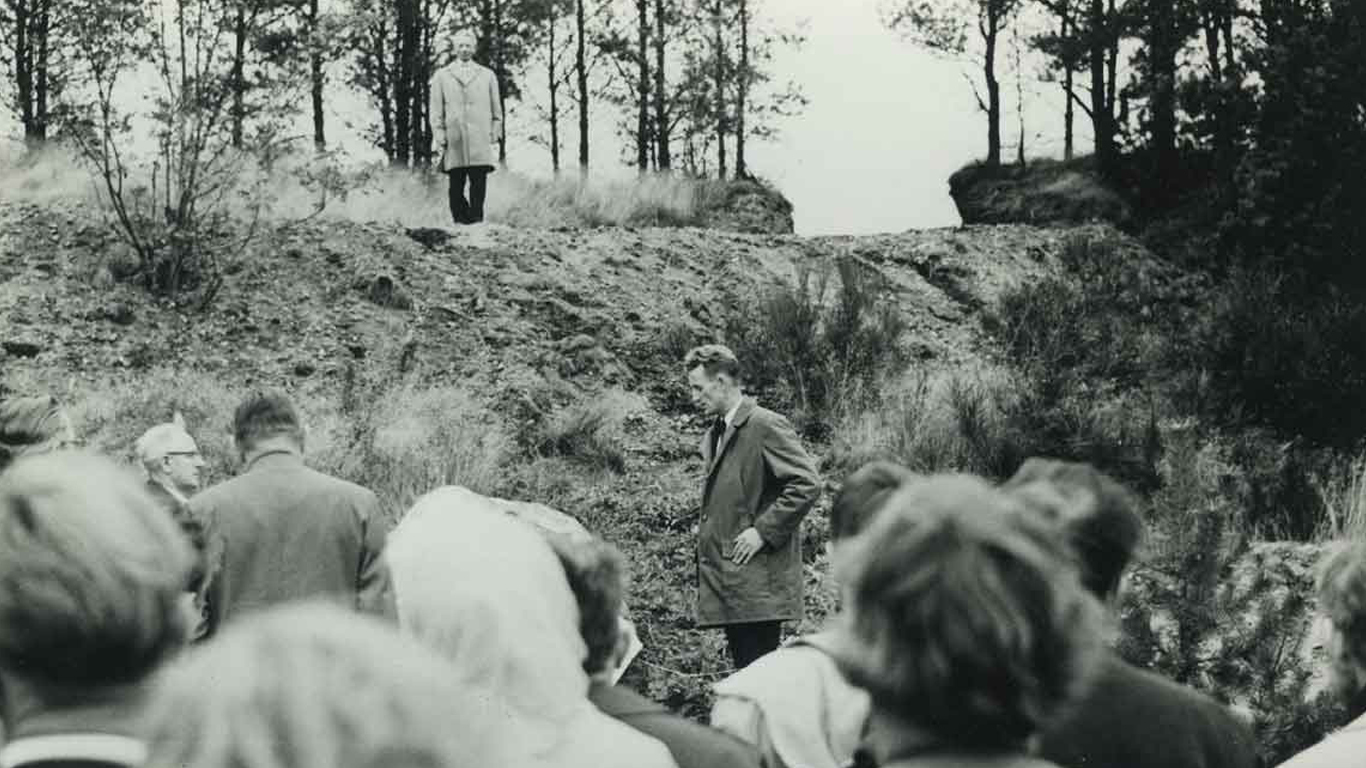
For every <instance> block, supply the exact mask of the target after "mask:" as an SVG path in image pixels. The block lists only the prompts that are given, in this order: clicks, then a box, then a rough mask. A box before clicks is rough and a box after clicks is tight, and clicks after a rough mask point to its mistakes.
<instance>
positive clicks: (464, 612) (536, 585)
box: [385, 487, 675, 768]
mask: <svg viewBox="0 0 1366 768" xmlns="http://www.w3.org/2000/svg"><path fill="white" fill-rule="evenodd" d="M385 558H386V560H387V562H388V563H389V567H390V569H391V571H392V572H393V580H394V597H395V601H396V604H397V607H398V617H399V623H400V626H401V627H402V628H403V629H404V631H406V632H409V633H411V634H413V635H414V636H415V637H417V638H418V639H420V640H422V641H423V642H425V643H426V644H427V645H429V646H430V647H431V648H433V649H435V650H436V651H437V652H438V653H440V654H441V655H443V656H444V657H446V659H447V660H449V661H450V662H451V664H452V665H453V666H454V667H455V672H454V674H455V676H456V680H457V681H458V683H459V684H460V686H461V687H462V689H463V690H465V691H467V692H468V693H469V694H470V695H472V696H476V697H478V698H480V699H481V700H483V701H485V702H487V704H486V706H487V707H488V708H489V710H490V711H492V712H493V713H494V714H495V715H496V716H497V717H498V718H499V719H500V720H502V721H503V722H506V723H508V724H510V726H511V727H512V729H513V731H514V732H515V733H516V737H515V741H516V744H517V746H518V747H519V748H520V749H521V750H522V753H521V755H522V756H523V757H525V758H527V759H529V760H532V761H534V763H535V764H536V765H538V766H556V767H557V768H675V764H674V761H673V758H672V757H671V756H670V755H669V751H668V749H667V748H665V746H664V745H663V744H661V743H660V742H658V741H656V740H654V739H652V738H649V737H648V736H645V735H644V734H642V733H640V732H638V731H636V730H634V729H632V728H631V727H629V726H627V725H624V724H622V723H620V722H618V721H616V720H613V719H612V718H610V717H608V716H607V715H604V714H602V713H601V712H599V711H598V710H597V708H596V707H594V706H593V704H592V703H591V702H589V701H588V675H587V674H586V673H585V672H584V671H583V662H584V659H585V658H586V656H587V652H586V649H585V646H584V642H583V639H582V638H581V637H580V636H579V609H578V605H577V604H576V603H575V600H574V595H573V593H572V592H570V590H569V584H568V582H567V581H566V579H565V574H564V569H563V568H562V567H561V566H560V562H559V560H558V558H556V556H555V553H554V551H552V550H551V547H550V544H549V543H548V542H547V541H546V540H545V539H544V538H542V536H541V534H540V533H538V532H537V530H536V529H535V528H533V527H532V526H531V525H530V524H528V523H525V522H523V521H521V520H518V519H516V518H515V517H512V516H510V515H508V514H505V513H503V512H502V511H499V510H498V509H496V508H495V507H494V506H493V505H492V503H491V502H490V501H489V500H488V499H486V498H485V497H483V496H480V495H478V494H476V493H474V492H472V491H469V490H467V489H465V488H453V487H445V488H439V489H437V490H435V491H432V492H431V493H429V494H427V495H426V496H423V497H422V498H421V499H418V501H417V503H416V504H415V505H414V506H413V508H412V510H410V511H409V512H408V514H407V515H406V516H405V517H404V519H403V522H401V523H400V524H399V525H398V527H397V528H395V529H394V533H393V536H391V537H390V540H389V549H388V550H387V552H386V555H385Z"/></svg>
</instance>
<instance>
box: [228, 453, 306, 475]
mask: <svg viewBox="0 0 1366 768" xmlns="http://www.w3.org/2000/svg"><path fill="white" fill-rule="evenodd" d="M303 463H304V457H303V456H302V455H300V454H299V453H297V452H295V451H291V450H288V449H285V448H277V449H275V450H270V451H263V452H261V453H259V454H257V455H256V456H254V457H252V459H251V461H249V462H247V466H246V469H244V470H242V472H243V474H246V473H247V472H250V471H252V470H253V469H255V468H257V467H261V468H266V467H281V466H284V467H287V466H302V465H303Z"/></svg>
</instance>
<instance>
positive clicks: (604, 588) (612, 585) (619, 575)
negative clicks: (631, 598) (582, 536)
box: [554, 539, 626, 675]
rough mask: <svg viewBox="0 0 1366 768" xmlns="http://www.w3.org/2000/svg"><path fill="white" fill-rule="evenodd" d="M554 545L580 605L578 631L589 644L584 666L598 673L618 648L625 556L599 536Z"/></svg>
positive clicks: (609, 662) (624, 577)
mask: <svg viewBox="0 0 1366 768" xmlns="http://www.w3.org/2000/svg"><path fill="white" fill-rule="evenodd" d="M554 545H555V554H557V555H559V558H560V564H561V565H562V566H564V572H565V576H566V577H567V578H568V579H569V588H570V590H571V591H573V593H574V598H575V600H577V601H578V604H579V634H580V635H582V636H583V642H584V644H585V645H587V646H588V655H587V656H586V657H585V658H584V660H583V669H584V671H585V672H587V673H588V674H590V675H593V674H597V673H600V672H602V671H604V670H605V669H607V668H608V667H610V666H612V664H613V663H614V662H615V660H616V659H615V657H616V655H617V653H618V651H619V650H620V647H619V643H620V642H621V639H622V637H621V624H620V619H621V610H622V604H623V602H624V599H625V598H624V594H625V591H626V559H625V558H624V557H622V554H621V551H620V550H618V549H617V548H616V547H614V546H612V545H611V544H608V543H607V542H605V541H602V540H601V539H592V540H589V541H580V542H570V541H556V542H554Z"/></svg>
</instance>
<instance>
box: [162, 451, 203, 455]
mask: <svg viewBox="0 0 1366 768" xmlns="http://www.w3.org/2000/svg"><path fill="white" fill-rule="evenodd" d="M164 455H166V456H198V455H199V451H167V452H166V453H165V454H164Z"/></svg>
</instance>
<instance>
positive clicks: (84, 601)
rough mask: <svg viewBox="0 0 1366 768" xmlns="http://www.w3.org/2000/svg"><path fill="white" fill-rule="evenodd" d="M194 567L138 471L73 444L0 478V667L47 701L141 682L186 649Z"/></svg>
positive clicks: (185, 546) (17, 466)
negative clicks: (187, 592)
mask: <svg viewBox="0 0 1366 768" xmlns="http://www.w3.org/2000/svg"><path fill="white" fill-rule="evenodd" d="M191 564H192V554H191V551H190V545H189V543H188V542H187V541H186V539H185V536H184V535H183V534H182V533H181V531H180V529H179V527H178V526H177V525H176V524H175V522H174V521H173V520H172V519H171V517H170V515H168V514H167V513H166V512H165V511H164V510H163V509H162V508H161V507H159V506H158V505H157V504H156V502H154V501H153V500H152V499H151V498H149V497H148V496H147V493H146V491H145V490H144V489H143V488H142V484H141V483H140V482H138V480H137V479H136V478H135V477H133V476H132V475H131V474H130V473H128V472H126V471H124V470H123V469H122V468H120V467H117V466H115V465H114V464H112V463H111V462H109V461H108V460H106V459H103V458H100V457H97V456H93V455H88V454H84V453H76V452H63V453H55V454H49V455H45V456H35V457H31V458H27V459H25V460H24V461H22V462H19V463H17V464H15V465H14V467H13V468H11V469H10V470H9V471H8V472H7V473H6V474H5V475H4V476H3V477H0V671H2V672H3V673H4V675H5V676H6V677H8V678H11V679H18V680H20V681H22V682H23V683H24V684H25V686H26V687H27V688H29V689H32V691H33V692H34V694H35V695H37V696H38V697H39V698H40V699H44V700H48V701H51V702H54V703H55V702H57V701H59V700H62V699H67V698H76V699H79V698H80V697H81V696H82V695H84V693H83V692H87V691H89V690H91V689H94V688H99V687H104V686H112V685H123V684H128V683H135V682H138V681H140V680H141V679H142V678H143V677H145V676H146V675H147V674H148V673H149V672H151V671H152V670H153V669H154V668H155V667H156V666H157V665H158V664H159V663H160V662H161V661H162V659H163V658H164V657H165V656H166V655H167V654H168V653H169V652H170V651H172V650H174V649H176V648H178V647H180V645H181V643H182V641H183V638H184V632H185V629H186V627H185V625H184V622H183V618H182V615H181V613H180V612H179V610H178V602H179V597H180V593H181V591H182V590H183V589H184V584H185V581H186V578H187V576H188V574H189V571H190V567H191Z"/></svg>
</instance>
